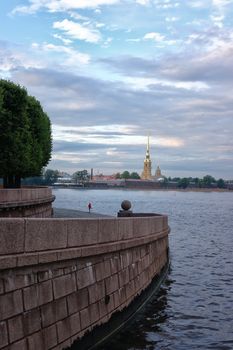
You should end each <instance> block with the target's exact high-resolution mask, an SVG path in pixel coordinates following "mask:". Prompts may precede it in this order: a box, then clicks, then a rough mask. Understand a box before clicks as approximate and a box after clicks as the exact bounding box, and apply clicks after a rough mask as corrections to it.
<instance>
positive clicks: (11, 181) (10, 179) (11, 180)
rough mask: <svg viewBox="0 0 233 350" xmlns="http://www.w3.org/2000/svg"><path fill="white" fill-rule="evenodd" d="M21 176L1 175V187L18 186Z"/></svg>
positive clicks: (19, 185)
mask: <svg viewBox="0 0 233 350" xmlns="http://www.w3.org/2000/svg"><path fill="white" fill-rule="evenodd" d="M20 187H21V176H18V175H16V176H13V175H6V176H4V177H3V188H20Z"/></svg>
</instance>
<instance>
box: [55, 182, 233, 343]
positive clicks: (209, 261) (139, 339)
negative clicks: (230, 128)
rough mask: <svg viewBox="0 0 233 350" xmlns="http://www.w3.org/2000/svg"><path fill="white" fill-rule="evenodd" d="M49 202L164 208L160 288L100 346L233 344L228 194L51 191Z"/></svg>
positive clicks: (105, 209)
mask: <svg viewBox="0 0 233 350" xmlns="http://www.w3.org/2000/svg"><path fill="white" fill-rule="evenodd" d="M54 194H55V195H56V201H55V205H54V206H55V207H59V208H70V209H77V210H84V211H87V204H88V202H89V201H91V202H92V204H93V211H96V212H99V213H102V214H109V215H116V213H117V211H118V210H119V209H120V204H121V201H122V200H124V199H128V200H130V201H131V202H132V209H133V211H135V212H156V213H164V214H167V215H168V217H169V225H170V227H171V234H170V237H169V241H170V243H169V244H170V256H171V269H170V272H169V275H168V277H167V280H166V281H165V283H164V284H163V285H162V286H161V288H160V291H159V293H158V294H157V296H155V297H154V299H153V300H152V301H151V302H150V303H149V304H147V306H146V308H145V309H144V310H143V312H142V313H141V314H140V315H138V316H137V317H136V318H135V320H134V321H133V323H132V324H131V325H130V326H129V327H128V328H126V329H125V330H124V331H122V332H121V333H120V334H119V335H117V336H116V337H115V338H114V340H112V341H111V342H109V343H108V344H107V345H105V347H104V348H103V350H139V349H140V350H142V349H143V350H144V349H148V350H164V349H169V350H192V349H199V350H202V349H214V350H232V349H233V192H231V193H230V192H220V193H218V192H179V191H132V190H72V189H55V190H54Z"/></svg>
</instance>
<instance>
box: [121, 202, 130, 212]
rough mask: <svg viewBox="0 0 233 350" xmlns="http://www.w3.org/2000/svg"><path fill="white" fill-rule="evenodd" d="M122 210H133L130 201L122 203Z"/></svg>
mask: <svg viewBox="0 0 233 350" xmlns="http://www.w3.org/2000/svg"><path fill="white" fill-rule="evenodd" d="M121 208H122V209H123V210H129V209H130V208H131V202H130V201H127V200H124V201H123V202H122V203H121Z"/></svg>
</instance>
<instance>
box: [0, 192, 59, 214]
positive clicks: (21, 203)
mask: <svg viewBox="0 0 233 350" xmlns="http://www.w3.org/2000/svg"><path fill="white" fill-rule="evenodd" d="M54 199H55V196H53V194H52V189H51V188H48V187H24V188H19V189H3V188H1V189H0V217H51V216H52V202H53V201H54Z"/></svg>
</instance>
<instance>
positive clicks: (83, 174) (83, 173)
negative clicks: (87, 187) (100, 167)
mask: <svg viewBox="0 0 233 350" xmlns="http://www.w3.org/2000/svg"><path fill="white" fill-rule="evenodd" d="M72 178H73V180H74V181H75V182H76V183H84V182H88V181H89V180H90V175H89V174H88V171H87V170H80V171H76V172H75V173H74V174H73V175H72Z"/></svg>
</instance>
